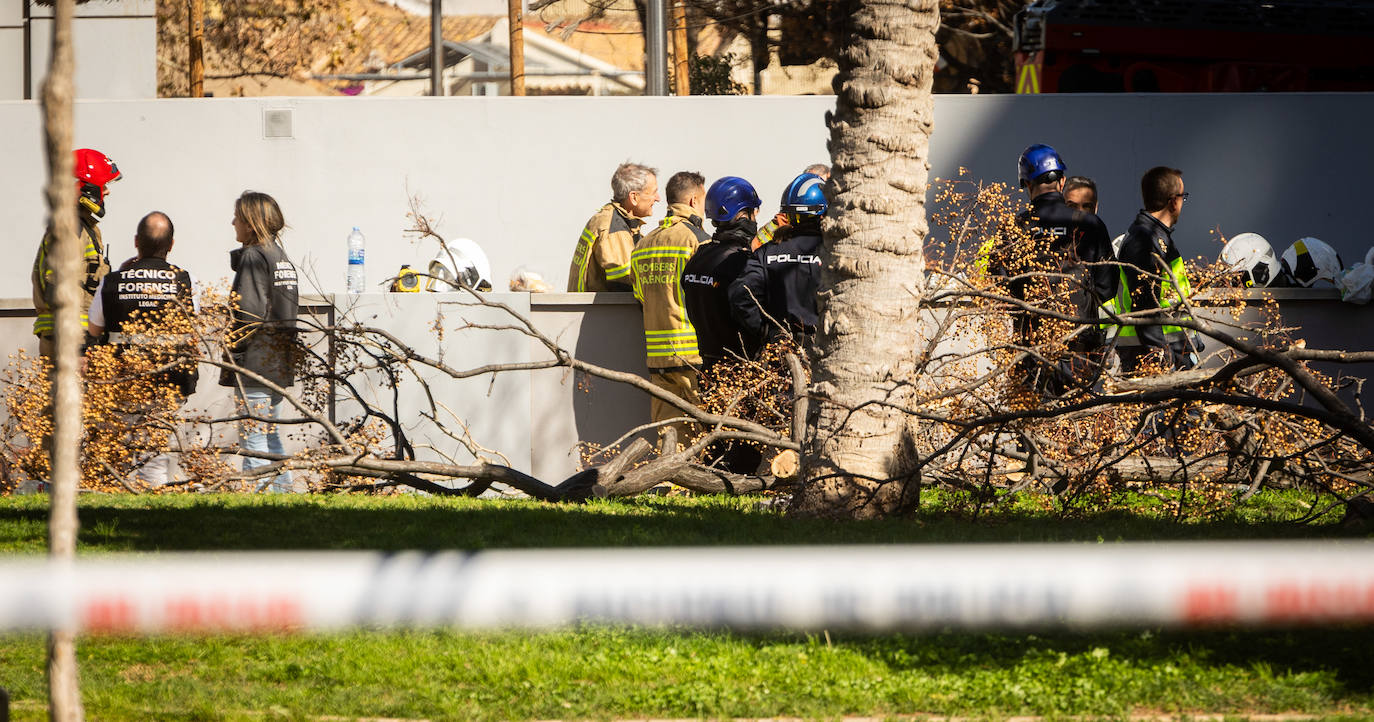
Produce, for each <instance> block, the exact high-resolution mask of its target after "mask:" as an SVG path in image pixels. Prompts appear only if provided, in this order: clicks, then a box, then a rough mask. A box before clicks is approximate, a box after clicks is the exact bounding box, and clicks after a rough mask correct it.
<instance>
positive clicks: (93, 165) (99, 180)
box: [32, 148, 122, 358]
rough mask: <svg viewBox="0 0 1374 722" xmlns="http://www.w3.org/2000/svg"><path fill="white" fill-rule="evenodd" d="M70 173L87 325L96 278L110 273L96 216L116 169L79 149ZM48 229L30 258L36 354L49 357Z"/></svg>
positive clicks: (51, 285)
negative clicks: (31, 264) (73, 177)
mask: <svg viewBox="0 0 1374 722" xmlns="http://www.w3.org/2000/svg"><path fill="white" fill-rule="evenodd" d="M72 172H73V175H75V176H76V207H77V216H78V221H79V222H78V226H79V228H78V232H79V233H80V234H81V248H82V275H81V292H82V294H83V295H82V300H81V326H82V328H85V327H86V325H87V316H86V312H87V309H88V308H89V307H90V305H91V299H92V298H94V297H95V289H96V288H97V287H99V286H100V279H102V278H104V277H105V274H107V273H109V272H110V262H109V260H107V259H106V254H105V245H104V243H102V242H101V238H100V226H99V223H100V219H101V218H102V217H104V215H105V197H106V196H107V195H108V194H109V188H108V186H109V184H111V183H113V182H115V181H117V180H119V179H120V178H121V177H122V176H121V175H120V172H119V168H117V167H116V166H115V164H114V161H112V160H110V159H109V158H107V157H106V156H105V154H104V153H101V152H100V151H98V150H91V149H90V148H81V149H79V150H76V151H73V153H72ZM54 241H55V239H54V237H53V234H52V229H51V228H49V229H48V232H47V233H45V234H44V235H43V240H42V242H40V243H39V244H38V254H37V256H35V258H34V259H33V275H32V282H33V307H34V310H35V311H37V317H36V318H35V319H34V321H33V335H35V336H37V337H38V353H39V354H40V355H42V356H43V357H44V358H52V352H53V301H54V297H55V295H56V292H57V283H56V281H57V279H56V277H55V276H54V274H53V267H52V261H53V258H52V253H53V252H54V251H55V250H56V249H57V246H56V244H55V243H54Z"/></svg>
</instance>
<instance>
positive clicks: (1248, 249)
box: [1221, 233, 1283, 287]
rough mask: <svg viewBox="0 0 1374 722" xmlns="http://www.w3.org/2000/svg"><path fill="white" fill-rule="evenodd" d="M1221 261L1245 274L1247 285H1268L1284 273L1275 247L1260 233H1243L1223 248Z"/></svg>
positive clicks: (1233, 269)
mask: <svg viewBox="0 0 1374 722" xmlns="http://www.w3.org/2000/svg"><path fill="white" fill-rule="evenodd" d="M1221 261H1222V263H1225V264H1226V265H1227V266H1230V268H1231V270H1232V271H1235V272H1237V273H1243V274H1245V285H1246V286H1260V287H1263V286H1268V285H1270V284H1272V283H1274V281H1275V280H1277V279H1278V278H1279V276H1280V275H1282V273H1283V266H1282V264H1280V263H1279V259H1278V257H1277V256H1275V255H1274V247H1273V246H1271V245H1269V241H1267V240H1265V239H1264V236H1261V235H1260V234H1258V233H1241V234H1239V235H1237V236H1235V237H1234V238H1232V239H1231V240H1229V241H1227V242H1226V245H1225V246H1223V247H1222V249H1221Z"/></svg>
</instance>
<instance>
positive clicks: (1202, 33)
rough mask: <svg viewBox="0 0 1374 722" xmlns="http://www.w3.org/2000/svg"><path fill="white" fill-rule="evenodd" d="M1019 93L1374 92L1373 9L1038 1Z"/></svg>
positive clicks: (1321, 3) (1300, 2)
mask: <svg viewBox="0 0 1374 722" xmlns="http://www.w3.org/2000/svg"><path fill="white" fill-rule="evenodd" d="M1013 50H1014V51H1015V55H1016V92H1017V93H1113V92H1127V93H1148V92H1164V93H1190V92H1196V93H1218V92H1260V91H1275V92H1301V91H1309V92H1310V91H1368V90H1374V0H1363V1H1359V0H1036V2H1033V3H1031V4H1030V5H1029V6H1027V7H1026V8H1025V9H1023V10H1021V11H1020V12H1019V13H1017V15H1016V22H1015V28H1014V40H1013Z"/></svg>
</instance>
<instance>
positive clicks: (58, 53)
mask: <svg viewBox="0 0 1374 722" xmlns="http://www.w3.org/2000/svg"><path fill="white" fill-rule="evenodd" d="M53 12H54V22H53V36H52V61H51V63H50V64H49V66H48V77H47V80H46V81H44V83H43V132H44V142H45V144H46V148H47V154H48V187H47V199H48V211H49V214H50V215H49V223H50V224H51V228H52V230H53V234H54V238H55V239H56V241H55V246H56V248H55V254H54V255H55V256H56V258H55V259H54V263H53V266H54V270H55V273H54V276H55V278H56V281H57V293H56V298H55V301H56V302H55V303H54V308H53V315H54V326H55V328H54V334H53V335H54V336H55V338H54V341H55V344H54V351H53V356H54V362H55V367H56V368H55V371H54V372H53V386H54V388H55V394H54V396H55V401H54V404H53V417H54V418H53V422H54V423H53V435H52V460H51V461H52V464H51V470H52V496H51V501H50V504H51V506H50V507H49V516H48V553H49V554H50V555H51V556H52V557H53V558H54V559H56V560H61V561H67V562H70V561H71V560H72V558H73V557H74V556H75V555H76V489H77V486H78V482H79V477H80V464H79V459H78V458H77V457H78V454H79V453H80V443H81V371H80V366H79V364H80V354H81V341H82V339H81V337H82V336H83V335H84V334H85V333H86V331H85V329H84V328H82V326H81V312H82V311H83V310H84V309H82V308H80V306H81V300H82V294H81V282H80V281H79V280H78V279H79V278H80V276H81V268H82V264H81V256H82V251H83V249H82V248H81V244H80V240H81V236H80V233H79V231H78V230H77V218H76V181H75V180H73V178H72V95H73V89H72V84H73V81H72V77H73V69H74V66H75V59H74V58H73V52H72V42H71V39H72V38H71V34H72V15H73V14H74V12H75V3H74V2H73V0H57V1H56V2H55V3H54V11H53ZM48 704H49V707H48V714H49V716H50V718H51V719H53V720H54V721H56V722H77V721H79V720H81V719H82V717H83V713H82V709H81V688H80V684H79V682H78V679H77V669H76V635H75V634H74V633H72V632H71V631H70V630H65V629H57V630H53V632H52V636H50V637H49V638H48Z"/></svg>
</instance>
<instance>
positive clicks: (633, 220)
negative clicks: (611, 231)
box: [608, 201, 644, 229]
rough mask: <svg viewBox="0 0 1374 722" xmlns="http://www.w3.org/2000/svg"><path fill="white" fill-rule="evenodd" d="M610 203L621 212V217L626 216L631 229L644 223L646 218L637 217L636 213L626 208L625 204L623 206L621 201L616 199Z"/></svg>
mask: <svg viewBox="0 0 1374 722" xmlns="http://www.w3.org/2000/svg"><path fill="white" fill-rule="evenodd" d="M608 205H610V207H612V208H614V209H615V212H616V213H619V214H620V217H621V218H624V219H625V222H626V223H628V224H630V228H631V229H634V228H639V227H640V226H642V225H644V219H643V218H636V217H635V214H633V213H631V212H629V211H627V210H625V206H622V205H620V204H619V203H616V202H615V201H611V202H610V203H609V204H608Z"/></svg>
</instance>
